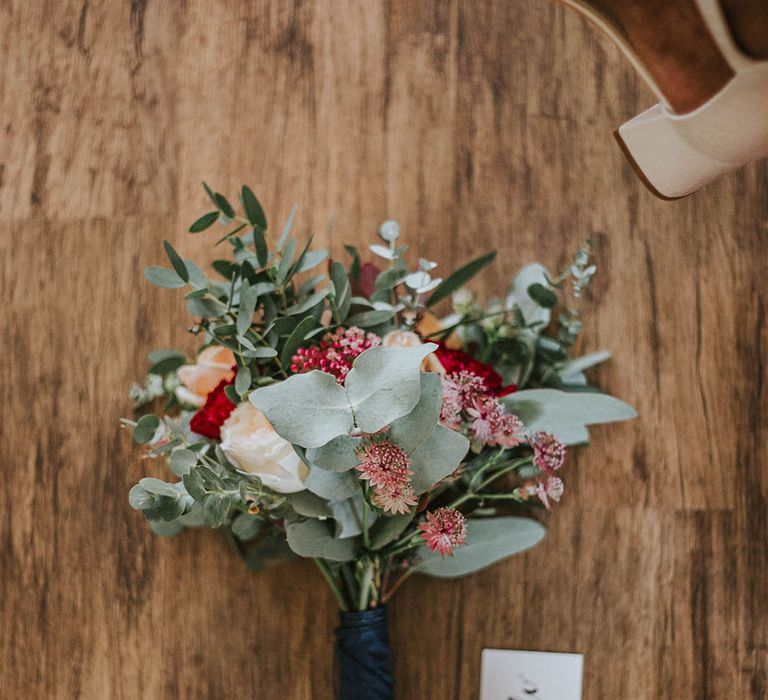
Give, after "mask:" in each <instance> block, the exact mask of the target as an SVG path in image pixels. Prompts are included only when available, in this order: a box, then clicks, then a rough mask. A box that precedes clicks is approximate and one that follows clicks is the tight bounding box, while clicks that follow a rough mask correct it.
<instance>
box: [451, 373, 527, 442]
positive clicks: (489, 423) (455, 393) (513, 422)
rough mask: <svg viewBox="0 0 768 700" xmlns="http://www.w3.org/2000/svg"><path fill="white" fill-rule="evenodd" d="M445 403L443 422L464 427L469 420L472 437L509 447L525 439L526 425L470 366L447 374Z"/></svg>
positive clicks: (455, 427) (456, 426)
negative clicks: (469, 368)
mask: <svg viewBox="0 0 768 700" xmlns="http://www.w3.org/2000/svg"><path fill="white" fill-rule="evenodd" d="M442 384H443V407H442V409H441V411H440V422H441V423H442V424H443V425H445V426H447V427H449V428H452V429H453V430H460V429H461V427H462V424H463V423H464V422H465V421H466V422H467V423H468V429H469V433H470V437H472V438H474V439H475V440H479V441H480V442H482V443H484V444H485V445H490V446H494V445H498V446H499V447H506V448H507V449H509V448H512V447H516V446H517V445H520V444H522V443H524V442H525V440H526V438H525V426H524V425H523V423H522V421H521V420H520V419H519V418H518V417H517V416H515V415H512V414H511V413H508V412H507V410H506V409H505V408H504V406H503V405H502V404H501V402H500V401H499V400H498V398H496V396H494V395H493V393H491V391H489V389H488V387H487V385H486V382H485V380H484V379H483V378H482V377H480V376H478V375H476V374H473V373H472V372H468V371H467V370H460V371H459V372H453V373H451V374H447V375H445V376H444V377H443V378H442Z"/></svg>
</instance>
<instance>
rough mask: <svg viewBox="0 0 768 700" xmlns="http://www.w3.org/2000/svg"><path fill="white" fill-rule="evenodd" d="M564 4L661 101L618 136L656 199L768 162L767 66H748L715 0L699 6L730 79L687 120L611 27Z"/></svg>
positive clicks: (574, 0) (587, 9) (575, 0)
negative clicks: (609, 41) (591, 25)
mask: <svg viewBox="0 0 768 700" xmlns="http://www.w3.org/2000/svg"><path fill="white" fill-rule="evenodd" d="M566 3H567V4H570V5H573V6H575V7H577V8H578V9H579V10H580V11H582V12H584V13H585V14H587V15H589V16H590V18H591V19H592V20H593V21H594V22H595V23H597V24H598V25H599V26H600V27H601V28H602V29H603V30H604V31H606V32H607V33H608V34H609V35H610V36H611V37H612V38H613V39H614V41H615V42H616V43H617V44H619V46H620V47H621V48H622V49H623V50H624V53H625V54H626V55H627V56H628V57H629V59H630V60H631V61H632V63H633V65H634V66H635V68H636V69H637V70H638V72H639V73H640V75H641V76H642V77H643V78H644V79H645V80H646V82H647V83H648V84H649V86H650V87H651V88H652V89H653V90H654V92H655V93H656V94H657V95H658V96H659V98H660V100H661V101H660V103H659V104H657V105H655V106H654V107H651V108H650V109H648V110H646V111H645V112H643V113H642V114H640V115H638V116H637V117H635V118H634V119H632V120H630V121H628V122H627V123H626V124H623V125H622V126H621V127H619V129H618V130H617V131H616V132H615V136H616V138H617V140H618V142H619V145H620V146H621V147H622V150H623V151H624V153H625V155H626V156H627V157H628V159H629V161H630V162H631V163H632V164H633V165H634V167H635V169H636V171H637V173H638V175H640V177H641V179H642V180H643V182H644V183H645V184H646V185H647V186H648V187H649V188H650V189H651V190H652V191H653V192H654V194H656V195H658V196H659V197H661V198H663V199H678V198H680V197H685V196H687V195H689V194H691V193H693V192H695V191H696V190H698V189H699V188H701V187H702V186H704V185H706V184H707V183H709V182H711V181H712V180H714V179H715V178H716V177H718V176H719V175H722V174H723V173H726V172H728V171H730V170H733V169H734V168H737V167H739V166H742V165H745V164H746V163H749V162H751V161H753V160H758V159H761V158H766V157H768V61H766V60H753V59H751V58H749V57H748V56H746V55H745V54H744V53H743V52H742V51H741V50H740V49H739V48H738V46H737V45H736V42H735V40H734V38H733V36H732V34H731V31H730V29H729V27H728V24H727V23H726V19H725V17H724V15H723V12H722V8H721V6H720V3H719V2H718V0H696V4H697V6H698V9H699V12H700V13H701V15H702V17H703V19H704V22H705V24H706V27H707V29H708V30H709V32H710V34H711V35H712V38H713V39H714V41H715V43H716V45H717V48H718V49H719V51H720V53H721V54H722V56H723V58H724V59H725V60H726V61H727V63H728V64H729V65H730V67H731V69H732V71H733V76H732V77H731V78H730V80H729V81H728V82H727V83H726V84H725V85H724V86H723V87H722V89H720V90H719V92H717V94H715V95H714V96H712V97H710V98H709V99H708V100H706V101H705V102H704V103H703V104H702V105H700V106H699V107H697V108H696V109H693V110H692V111H690V112H687V113H685V114H676V113H675V112H674V110H673V109H672V107H671V106H670V105H669V103H668V102H667V100H666V99H665V97H664V95H663V93H662V92H661V90H659V88H658V86H657V85H656V84H655V82H654V81H653V79H652V78H651V76H650V74H649V71H648V70H646V68H645V67H644V66H643V65H642V62H641V61H640V60H639V59H638V58H637V56H636V54H635V52H634V51H633V50H632V48H631V47H630V46H629V43H628V42H627V41H626V40H625V38H624V36H623V35H622V33H621V32H620V30H618V29H617V28H616V26H615V25H612V24H611V23H610V22H609V21H607V20H606V19H605V18H603V17H602V16H600V15H599V14H598V13H597V12H596V11H595V9H594V8H593V7H591V6H587V5H585V3H584V2H581V1H580V0H566ZM766 11H768V9H767V10H766Z"/></svg>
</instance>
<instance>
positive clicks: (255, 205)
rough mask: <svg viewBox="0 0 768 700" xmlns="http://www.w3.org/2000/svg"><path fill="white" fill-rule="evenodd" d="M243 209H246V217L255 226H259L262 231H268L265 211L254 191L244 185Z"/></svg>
mask: <svg viewBox="0 0 768 700" xmlns="http://www.w3.org/2000/svg"><path fill="white" fill-rule="evenodd" d="M242 198H243V209H245V215H246V217H248V221H250V222H251V223H252V224H253V225H254V226H258V227H259V228H260V229H261V230H262V231H266V230H267V217H266V215H265V214H264V209H263V208H262V206H261V203H260V202H259V200H258V199H257V198H256V195H255V194H254V193H253V190H252V189H251V188H250V187H248V186H247V185H243V190H242Z"/></svg>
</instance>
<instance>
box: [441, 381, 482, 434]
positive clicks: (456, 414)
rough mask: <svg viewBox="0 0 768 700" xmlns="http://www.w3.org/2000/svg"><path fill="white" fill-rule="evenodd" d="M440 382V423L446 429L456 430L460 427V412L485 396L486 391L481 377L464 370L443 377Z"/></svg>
mask: <svg viewBox="0 0 768 700" xmlns="http://www.w3.org/2000/svg"><path fill="white" fill-rule="evenodd" d="M441 382H442V390H443V406H442V408H441V410H440V422H441V423H442V424H443V425H445V426H446V427H447V428H451V429H453V430H458V429H459V428H460V427H461V420H462V415H461V414H462V412H463V411H464V410H465V409H466V407H467V406H471V405H472V404H473V403H474V401H475V399H477V398H481V397H484V396H487V395H488V389H487V387H486V385H485V381H484V380H483V378H482V377H478V376H477V375H476V374H472V373H471V372H467V371H464V370H462V371H460V372H453V373H452V374H446V375H444V376H443V377H442V378H441Z"/></svg>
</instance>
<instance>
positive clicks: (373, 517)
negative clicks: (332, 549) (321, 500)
mask: <svg viewBox="0 0 768 700" xmlns="http://www.w3.org/2000/svg"><path fill="white" fill-rule="evenodd" d="M328 506H329V507H330V509H331V512H332V514H333V519H334V521H335V530H334V535H335V536H336V537H342V538H344V537H356V536H357V535H360V534H362V532H363V517H364V516H363V511H364V510H365V509H367V510H368V525H369V526H371V525H373V524H374V523H375V522H376V521H377V520H378V518H379V514H378V512H377V511H375V510H373V509H372V508H371V507H370V506H369V505H368V504H367V503H366V502H365V497H364V496H363V494H362V492H361V491H358V492H357V493H356V494H355V495H354V496H353V497H352V498H345V499H344V500H343V501H330V502H329V503H328Z"/></svg>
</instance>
